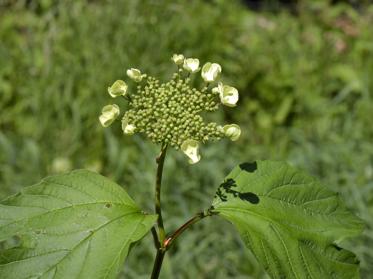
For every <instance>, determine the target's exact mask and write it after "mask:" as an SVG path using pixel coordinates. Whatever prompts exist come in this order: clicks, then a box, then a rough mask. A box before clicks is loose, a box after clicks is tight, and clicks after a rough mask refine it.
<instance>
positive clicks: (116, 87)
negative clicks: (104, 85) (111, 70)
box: [108, 80, 128, 98]
mask: <svg viewBox="0 0 373 279" xmlns="http://www.w3.org/2000/svg"><path fill="white" fill-rule="evenodd" d="M127 89H128V85H127V84H126V83H125V82H124V81H123V80H117V81H116V82H114V83H113V85H112V86H110V87H108V92H109V94H110V96H111V97H113V98H115V97H118V96H126V94H127Z"/></svg>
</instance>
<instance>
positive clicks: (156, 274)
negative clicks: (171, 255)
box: [151, 247, 166, 279]
mask: <svg viewBox="0 0 373 279" xmlns="http://www.w3.org/2000/svg"><path fill="white" fill-rule="evenodd" d="M165 253H166V250H164V249H163V248H162V247H161V248H159V249H158V250H157V255H156V256H155V261H154V266H153V271H152V276H151V279H158V277H159V273H160V272H161V267H162V263H163V258H164V255H165Z"/></svg>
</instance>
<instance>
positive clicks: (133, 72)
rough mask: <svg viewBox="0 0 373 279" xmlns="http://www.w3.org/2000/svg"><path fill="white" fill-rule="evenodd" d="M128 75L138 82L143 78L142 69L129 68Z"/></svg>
mask: <svg viewBox="0 0 373 279" xmlns="http://www.w3.org/2000/svg"><path fill="white" fill-rule="evenodd" d="M127 76H128V77H129V78H130V79H132V80H134V81H136V82H140V81H141V80H142V78H143V76H142V74H141V72H140V70H139V69H135V68H131V69H128V70H127Z"/></svg>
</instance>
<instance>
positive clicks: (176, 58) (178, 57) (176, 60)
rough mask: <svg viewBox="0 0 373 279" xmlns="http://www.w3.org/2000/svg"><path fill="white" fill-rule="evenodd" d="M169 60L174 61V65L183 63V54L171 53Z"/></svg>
mask: <svg viewBox="0 0 373 279" xmlns="http://www.w3.org/2000/svg"><path fill="white" fill-rule="evenodd" d="M171 60H172V61H174V63H175V64H176V65H181V64H183V63H184V55H182V54H174V55H172V58H171Z"/></svg>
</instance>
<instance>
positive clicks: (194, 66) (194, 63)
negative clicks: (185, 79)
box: [183, 58, 199, 73]
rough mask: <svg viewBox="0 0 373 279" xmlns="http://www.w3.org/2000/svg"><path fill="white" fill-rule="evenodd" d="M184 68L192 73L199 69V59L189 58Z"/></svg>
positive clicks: (185, 61)
mask: <svg viewBox="0 0 373 279" xmlns="http://www.w3.org/2000/svg"><path fill="white" fill-rule="evenodd" d="M183 68H184V69H185V70H187V71H188V72H191V73H196V72H198V71H199V60H198V59H197V58H187V59H185V60H184V65H183Z"/></svg>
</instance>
